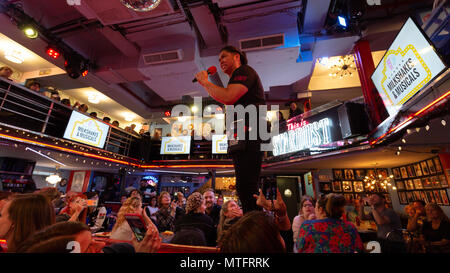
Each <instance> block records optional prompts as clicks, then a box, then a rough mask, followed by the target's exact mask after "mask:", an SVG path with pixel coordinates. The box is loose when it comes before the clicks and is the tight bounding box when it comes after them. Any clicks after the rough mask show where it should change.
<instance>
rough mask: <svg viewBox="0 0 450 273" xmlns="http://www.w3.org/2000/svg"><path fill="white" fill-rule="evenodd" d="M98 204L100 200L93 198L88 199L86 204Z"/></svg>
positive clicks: (89, 205) (90, 205) (94, 205)
mask: <svg viewBox="0 0 450 273" xmlns="http://www.w3.org/2000/svg"><path fill="white" fill-rule="evenodd" d="M97 204H98V200H91V199H88V200H86V205H87V206H88V207H96V206H97Z"/></svg>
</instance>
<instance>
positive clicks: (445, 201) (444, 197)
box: [439, 190, 450, 206]
mask: <svg viewBox="0 0 450 273" xmlns="http://www.w3.org/2000/svg"><path fill="white" fill-rule="evenodd" d="M439 193H440V194H441V199H442V204H443V205H446V206H449V205H450V203H449V200H448V195H447V190H440V191H439Z"/></svg>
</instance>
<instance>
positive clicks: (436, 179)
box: [430, 175, 442, 188]
mask: <svg viewBox="0 0 450 273" xmlns="http://www.w3.org/2000/svg"><path fill="white" fill-rule="evenodd" d="M430 180H431V183H432V184H433V188H442V186H441V182H440V181H439V177H438V176H436V175H435V176H431V177H430Z"/></svg>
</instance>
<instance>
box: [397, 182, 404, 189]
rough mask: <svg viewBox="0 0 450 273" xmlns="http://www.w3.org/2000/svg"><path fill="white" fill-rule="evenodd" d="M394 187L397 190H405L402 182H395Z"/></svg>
mask: <svg viewBox="0 0 450 273" xmlns="http://www.w3.org/2000/svg"><path fill="white" fill-rule="evenodd" d="M395 185H396V187H397V190H404V189H405V182H403V181H396V182H395Z"/></svg>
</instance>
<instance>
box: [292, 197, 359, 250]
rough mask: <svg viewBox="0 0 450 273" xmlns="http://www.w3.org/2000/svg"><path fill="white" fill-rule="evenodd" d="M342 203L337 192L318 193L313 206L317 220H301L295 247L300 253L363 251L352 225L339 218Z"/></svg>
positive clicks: (343, 200) (342, 210)
mask: <svg viewBox="0 0 450 273" xmlns="http://www.w3.org/2000/svg"><path fill="white" fill-rule="evenodd" d="M345 202H346V201H345V198H344V196H342V195H340V194H333V193H331V194H328V195H326V196H321V197H320V198H319V200H317V202H316V207H315V215H316V217H317V220H306V221H305V222H303V224H302V225H301V227H300V230H299V237H298V240H297V242H296V244H295V250H296V251H297V252H299V253H354V252H363V243H362V241H361V238H360V237H359V234H358V231H357V230H356V228H355V226H354V225H353V224H352V223H350V222H347V221H344V220H341V217H342V215H343V214H344V206H345Z"/></svg>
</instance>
